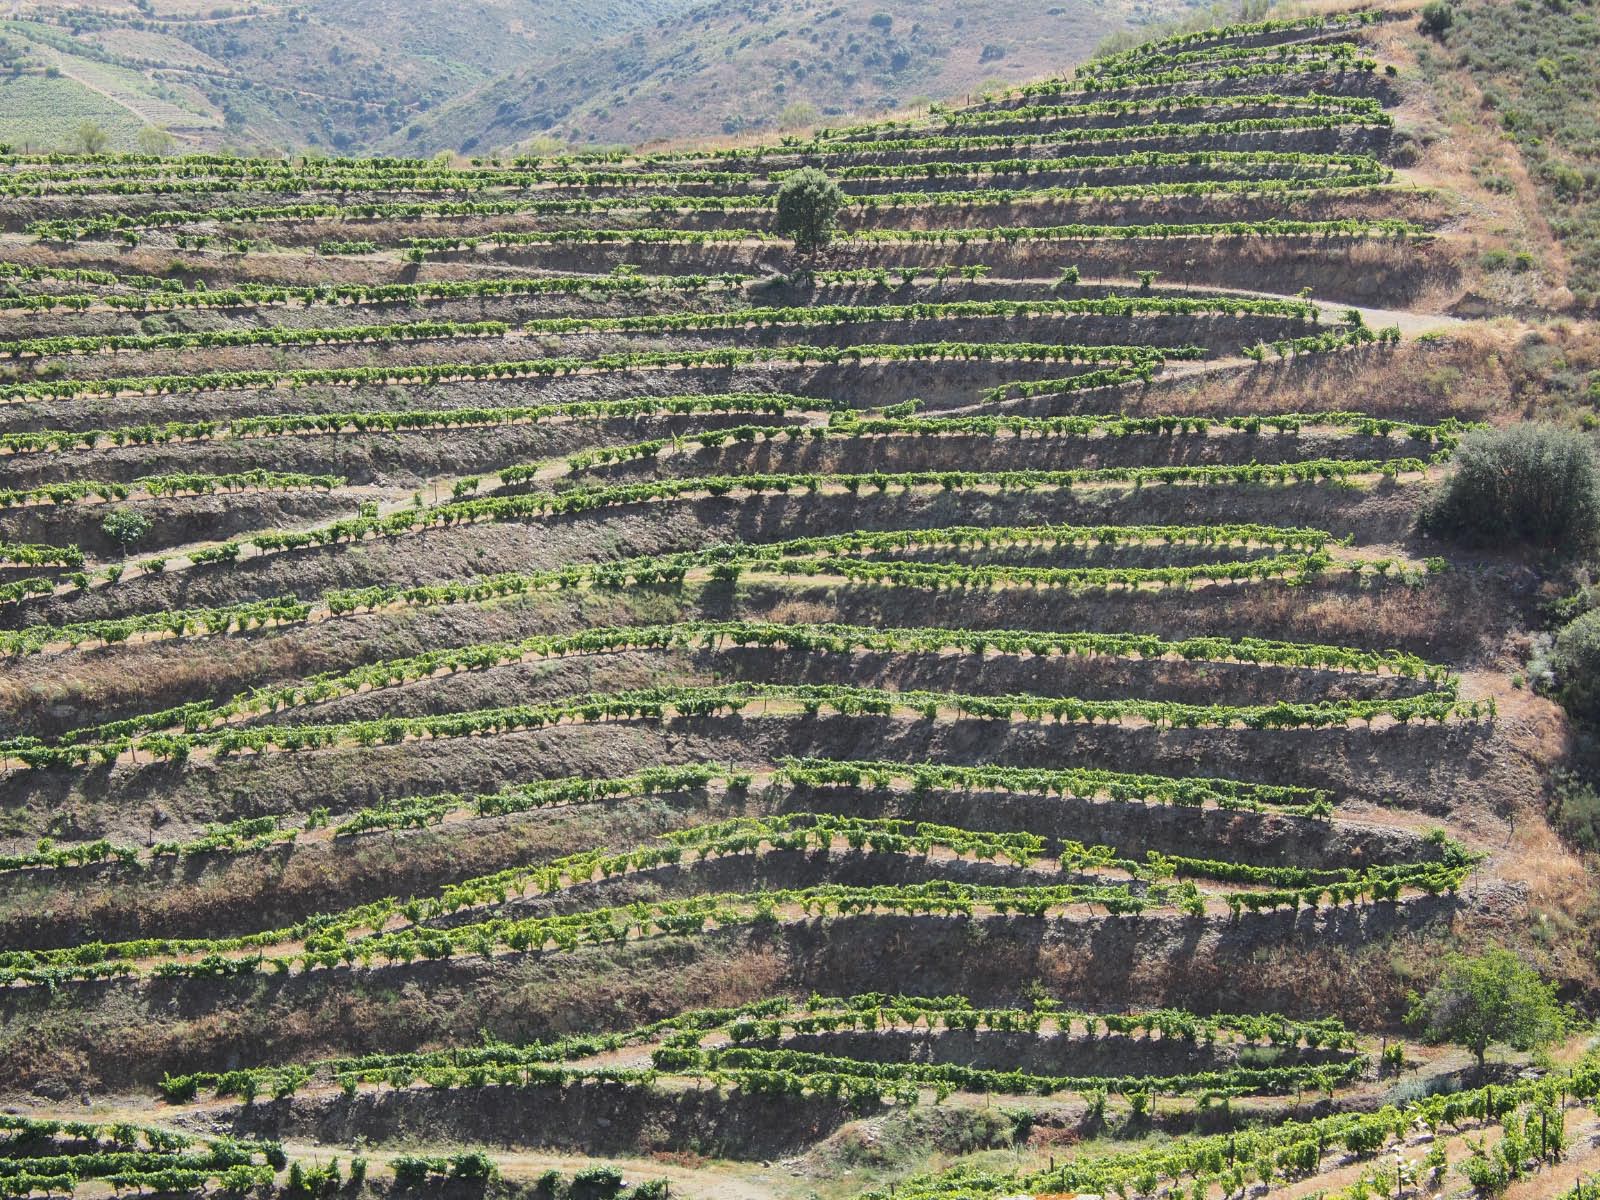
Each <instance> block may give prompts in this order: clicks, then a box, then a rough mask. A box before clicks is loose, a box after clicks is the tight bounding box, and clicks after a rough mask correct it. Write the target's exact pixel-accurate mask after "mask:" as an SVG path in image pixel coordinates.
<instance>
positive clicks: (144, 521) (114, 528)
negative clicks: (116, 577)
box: [100, 508, 150, 554]
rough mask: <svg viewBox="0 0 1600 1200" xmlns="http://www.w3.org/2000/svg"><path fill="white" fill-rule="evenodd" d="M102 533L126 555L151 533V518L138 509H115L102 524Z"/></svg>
mask: <svg viewBox="0 0 1600 1200" xmlns="http://www.w3.org/2000/svg"><path fill="white" fill-rule="evenodd" d="M100 532H101V533H103V534H105V535H106V537H108V538H110V539H111V540H112V541H113V542H115V543H116V544H117V545H118V546H120V547H122V552H123V553H124V554H126V553H127V552H128V550H129V549H130V548H131V547H132V546H133V545H134V544H135V543H136V542H138V541H140V540H142V539H143V538H144V536H145V535H146V534H148V533H149V532H150V518H149V517H147V516H145V515H144V514H143V513H142V512H139V511H138V510H137V509H133V508H119V509H115V510H113V511H112V512H111V513H109V514H107V516H106V519H105V520H104V521H102V522H101V523H100Z"/></svg>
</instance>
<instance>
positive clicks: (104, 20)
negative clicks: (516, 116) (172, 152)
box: [4, 0, 683, 150]
mask: <svg viewBox="0 0 1600 1200" xmlns="http://www.w3.org/2000/svg"><path fill="white" fill-rule="evenodd" d="M681 7H683V5H682V4H680V3H678V2H677V0H576V2H575V3H571V4H561V5H548V4H539V3H532V2H530V0H473V2H472V3H468V4H460V5H453V6H452V7H451V11H450V14H449V18H448V19H441V17H440V13H439V9H438V7H437V6H436V5H434V4H427V3H420V2H419V0H370V2H368V0H363V3H361V4H350V3H346V2H342V0H313V2H311V3H294V4H287V3H254V4H250V5H244V6H230V7H226V8H223V7H220V6H219V7H216V8H202V7H198V6H195V5H190V4H184V3H178V2H167V0H163V2H162V3H150V4H146V5H143V6H138V5H134V4H131V3H127V4H122V3H105V4H93V5H91V4H66V5H60V4H49V5H14V6H12V10H11V12H10V13H8V14H7V15H10V16H12V17H17V18H21V19H14V20H11V21H8V22H5V23H4V31H5V32H6V34H7V37H8V38H9V39H10V40H11V41H12V42H13V43H15V44H17V45H19V46H21V47H25V48H27V49H28V50H29V51H30V52H31V53H33V54H34V55H35V56H37V57H39V58H41V59H42V60H43V61H45V62H46V63H47V64H48V65H50V66H53V67H55V68H56V69H57V70H58V71H59V72H60V73H61V75H62V76H63V77H65V78H66V79H68V80H75V81H78V84H79V86H80V87H83V88H85V89H87V90H91V91H97V92H99V93H100V95H101V96H102V98H103V100H104V101H105V102H106V103H109V104H111V105H114V106H117V107H120V108H121V109H122V111H123V115H124V117H126V116H128V115H131V114H136V113H139V112H140V110H141V109H142V108H143V107H144V106H145V105H148V106H149V109H148V111H146V112H144V113H143V118H144V119H143V120H142V121H141V122H140V123H138V124H135V126H134V129H133V131H132V132H131V133H130V132H129V131H127V130H125V129H123V128H121V127H120V126H121V125H122V124H125V123H126V122H125V121H124V122H116V121H111V122H108V123H107V132H108V133H109V134H111V135H112V137H113V139H114V141H113V144H114V145H115V146H116V147H117V148H120V149H133V148H134V139H133V136H132V134H136V133H137V130H138V128H139V127H140V124H149V125H152V126H154V127H156V128H160V129H166V130H169V131H171V132H173V133H174V134H175V135H177V136H178V137H179V138H180V139H181V140H183V141H185V142H188V143H191V144H198V145H203V146H207V147H215V146H216V145H219V144H221V142H222V141H223V140H224V139H226V140H227V141H229V142H232V143H233V144H235V145H249V146H260V147H265V148H290V149H296V150H299V149H318V148H320V149H323V150H359V149H370V148H372V147H373V146H375V145H376V144H377V143H378V142H379V141H381V140H383V139H385V138H388V137H390V136H392V135H395V134H397V133H399V132H401V131H403V130H404V128H405V127H406V126H407V125H408V124H409V123H410V122H412V121H414V120H416V119H417V118H418V117H420V116H421V115H422V114H425V113H427V112H428V111H429V110H430V109H431V108H432V107H433V106H435V105H437V104H439V103H441V102H443V101H445V100H447V99H450V98H453V97H455V96H458V95H460V94H461V93H462V92H464V91H467V90H468V89H471V88H474V87H477V86H479V85H481V84H483V83H484V82H485V81H487V80H491V79H493V78H496V77H498V76H499V75H501V74H503V73H505V72H507V71H510V70H513V69H516V68H520V67H521V66H523V65H524V64H526V63H527V62H528V61H530V60H531V59H533V60H544V61H548V60H551V59H559V58H560V57H561V56H563V55H566V54H568V53H570V52H572V51H573V50H574V49H575V48H576V47H577V46H579V45H580V44H587V43H588V42H589V41H591V40H592V37H593V30H595V29H597V28H600V29H605V30H607V31H608V32H611V33H620V32H622V31H625V30H627V29H629V28H632V27H635V26H644V25H646V24H647V23H649V22H652V21H654V20H656V19H657V18H660V17H662V16H665V15H669V14H671V13H674V12H676V11H678V10H679V9H680V8H681ZM218 13H224V14H226V15H216V14H218ZM163 103H164V104H165V105H166V107H165V108H162V107H160V106H161V105H162V104H163ZM130 110H131V112H130ZM17 115H18V117H19V118H22V119H20V120H18V121H16V122H13V123H12V124H11V125H10V126H8V127H7V133H8V134H9V136H10V137H11V138H12V139H13V140H15V141H17V142H19V143H20V142H32V143H34V144H38V145H41V146H46V147H52V148H69V147H70V145H71V142H70V137H71V134H72V132H73V129H67V130H65V131H63V130H62V129H61V128H60V127H59V124H58V123H54V124H53V123H48V122H39V123H37V124H31V123H29V122H28V121H27V119H26V116H25V114H21V113H19V114H17Z"/></svg>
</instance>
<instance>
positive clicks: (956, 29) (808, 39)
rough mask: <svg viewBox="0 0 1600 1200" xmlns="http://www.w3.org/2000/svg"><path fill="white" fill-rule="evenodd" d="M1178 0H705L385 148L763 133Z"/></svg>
mask: <svg viewBox="0 0 1600 1200" xmlns="http://www.w3.org/2000/svg"><path fill="white" fill-rule="evenodd" d="M1177 7H1178V6H1168V10H1167V11H1166V12H1164V13H1163V12H1162V9H1161V6H1159V5H1157V6H1150V5H1143V4H1136V3H1128V2H1125V0H1118V2H1117V3H1111V4H1092V5H1091V4H1080V3H1069V4H1060V5H1055V6H1052V7H1050V8H1049V9H1048V10H1046V9H1045V8H1043V7H1042V6H1041V5H1039V4H1037V3H1027V2H1023V0H997V3H995V4H992V5H988V6H986V7H985V9H984V11H983V13H982V14H981V19H980V16H979V15H978V14H975V13H974V12H973V11H972V9H971V6H970V5H966V4H961V3H954V2H950V0H945V2H941V3H926V2H917V3H913V2H910V0H881V2H878V3H865V2H862V0H854V2H852V3H843V4H841V3H834V2H833V0H713V2H712V3H709V4H701V5H697V6H696V7H694V8H693V9H690V10H688V11H686V12H682V13H679V14H674V15H673V16H671V17H667V18H663V19H662V20H659V21H657V22H656V23H655V26H654V27H653V28H643V29H639V30H637V31H636V32H633V33H630V34H626V35H624V36H619V37H616V38H613V39H611V40H609V41H606V42H602V43H601V44H599V45H596V46H593V47H590V48H587V49H585V50H584V51H582V52H580V53H577V54H574V55H570V56H568V55H562V56H560V57H559V58H555V59H541V60H537V61H535V62H534V63H533V64H532V65H530V66H528V67H525V68H523V69H521V70H519V71H516V72H514V73H512V74H509V75H507V76H506V77H504V78H502V79H497V80H495V81H493V82H492V83H490V84H488V85H486V86H484V87H480V88H476V89H474V90H472V91H471V92H469V93H468V94H466V95H465V96H463V97H461V98H460V99H458V100H456V101H454V102H452V103H450V104H448V105H445V106H444V107H442V108H441V109H440V110H439V111H438V112H436V113H433V114H431V115H430V116H428V117H427V118H425V119H423V120H422V121H420V122H418V123H417V124H418V125H419V126H420V128H417V127H415V126H413V127H410V128H408V129H407V131H406V133H405V135H404V136H402V137H399V138H396V139H393V140H392V141H391V142H389V143H388V144H387V146H386V148H387V149H390V150H392V151H394V152H397V153H411V154H416V153H432V152H433V151H434V150H438V149H454V150H461V151H464V152H473V151H483V150H488V149H494V148H498V147H503V146H509V145H513V144H515V143H517V142H519V141H521V140H523V139H525V138H528V137H531V136H534V135H542V136H545V137H553V138H555V139H556V140H558V141H560V142H563V143H568V144H573V145H583V144H585V143H593V142H599V143H602V144H608V143H609V144H623V145H640V144H644V143H648V142H652V141H658V140H662V139H673V138H684V137H705V136H707V135H711V134H717V133H727V134H737V133H745V132H758V131H771V130H774V129H778V128H781V127H785V126H792V125H806V124H816V123H818V122H831V121H835V120H837V119H838V118H841V117H844V116H846V115H850V116H860V117H865V116H871V115H873V114H875V113H881V112H884V111H888V110H892V109H897V108H901V107H904V106H906V105H908V104H911V103H913V102H914V101H916V100H917V99H918V98H922V100H923V101H924V102H926V101H927V100H934V99H938V100H943V99H952V98H960V97H961V96H963V95H964V94H966V93H969V92H971V91H973V90H974V89H975V88H977V87H978V86H979V85H980V84H982V83H985V82H989V81H993V80H995V79H1002V78H1012V79H1017V78H1023V79H1026V78H1030V77H1032V76H1035V75H1044V74H1049V73H1051V72H1054V71H1059V70H1061V69H1062V68H1063V67H1067V66H1071V65H1072V64H1074V63H1077V62H1079V61H1081V60H1082V59H1084V58H1085V57H1087V55H1088V52H1089V51H1090V50H1092V49H1093V48H1094V47H1095V46H1096V45H1097V44H1098V43H1099V42H1100V41H1101V40H1102V39H1103V38H1105V37H1106V36H1107V35H1108V34H1110V33H1113V32H1115V31H1118V30H1121V29H1124V28H1126V27H1127V22H1128V21H1129V20H1130V19H1134V18H1137V17H1140V16H1147V15H1148V14H1149V12H1151V11H1155V12H1158V13H1162V15H1170V11H1171V10H1172V9H1173V8H1177Z"/></svg>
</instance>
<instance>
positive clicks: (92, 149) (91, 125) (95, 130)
mask: <svg viewBox="0 0 1600 1200" xmlns="http://www.w3.org/2000/svg"><path fill="white" fill-rule="evenodd" d="M77 139H78V147H79V148H80V149H81V150H82V151H83V152H84V153H85V154H100V153H102V152H103V151H104V150H105V148H106V145H107V143H109V142H110V141H111V135H110V134H108V133H107V132H106V131H105V130H104V129H103V128H102V127H101V126H99V125H97V124H96V123H95V122H93V121H84V122H81V123H80V124H79V125H78V131H77Z"/></svg>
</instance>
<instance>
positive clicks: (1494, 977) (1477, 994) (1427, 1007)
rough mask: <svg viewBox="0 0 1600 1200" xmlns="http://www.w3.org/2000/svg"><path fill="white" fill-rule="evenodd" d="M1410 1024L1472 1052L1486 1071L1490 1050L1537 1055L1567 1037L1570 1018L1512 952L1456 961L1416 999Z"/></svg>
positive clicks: (1426, 1034)
mask: <svg viewBox="0 0 1600 1200" xmlns="http://www.w3.org/2000/svg"><path fill="white" fill-rule="evenodd" d="M1407 1020H1408V1022H1410V1023H1411V1025H1412V1026H1413V1027H1414V1028H1416V1029H1417V1030H1418V1031H1419V1032H1420V1033H1421V1035H1422V1036H1423V1037H1425V1038H1427V1039H1428V1040H1430V1041H1438V1042H1454V1043H1455V1044H1456V1045H1458V1046H1463V1047H1465V1048H1466V1049H1468V1050H1470V1051H1472V1053H1473V1054H1474V1055H1475V1056H1476V1057H1477V1059H1478V1069H1479V1070H1480V1071H1481V1070H1482V1069H1483V1064H1484V1059H1485V1056H1486V1055H1487V1054H1488V1052H1489V1047H1490V1046H1492V1045H1495V1044H1498V1043H1504V1044H1505V1045H1508V1046H1510V1047H1512V1048H1513V1049H1515V1050H1537V1049H1539V1048H1540V1047H1542V1046H1547V1045H1549V1044H1550V1043H1551V1042H1553V1041H1555V1040H1556V1039H1557V1038H1558V1037H1560V1036H1561V1033H1562V1030H1563V1029H1564V1028H1565V1018H1564V1015H1563V1013H1562V1011H1561V1006H1560V1004H1558V1003H1557V1001H1556V996H1555V988H1554V987H1553V986H1551V985H1550V984H1548V983H1546V982H1545V981H1544V980H1543V979H1541V978H1540V977H1539V973H1538V972H1537V971H1535V970H1534V969H1533V968H1532V967H1530V966H1528V965H1527V964H1526V963H1524V962H1523V961H1522V960H1521V959H1520V958H1518V957H1517V956H1516V955H1515V954H1512V953H1511V952H1510V951H1508V950H1501V949H1493V950H1488V951H1485V952H1484V953H1483V954H1481V955H1478V956H1477V957H1475V958H1466V957H1463V956H1461V955H1452V956H1451V957H1450V958H1449V959H1448V960H1446V962H1445V967H1444V970H1443V971H1442V972H1441V973H1440V975H1439V978H1438V982H1436V983H1435V984H1434V985H1433V987H1431V988H1429V989H1428V993H1427V995H1425V996H1422V997H1420V998H1418V999H1416V1000H1415V1001H1414V1002H1413V1004H1412V1006H1411V1011H1410V1013H1408V1014H1407Z"/></svg>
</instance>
